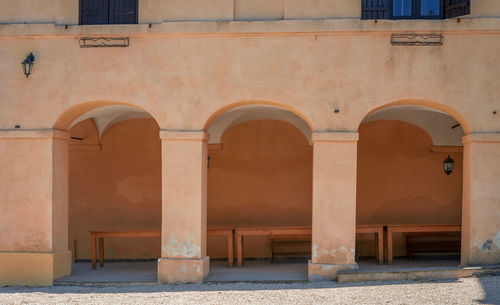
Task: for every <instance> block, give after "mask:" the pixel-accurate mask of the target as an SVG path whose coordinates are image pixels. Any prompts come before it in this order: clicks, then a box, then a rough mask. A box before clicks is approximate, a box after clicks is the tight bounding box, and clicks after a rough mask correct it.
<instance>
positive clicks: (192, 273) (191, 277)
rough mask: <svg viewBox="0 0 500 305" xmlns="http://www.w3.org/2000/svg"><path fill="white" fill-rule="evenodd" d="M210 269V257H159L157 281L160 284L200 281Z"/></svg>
mask: <svg viewBox="0 0 500 305" xmlns="http://www.w3.org/2000/svg"><path fill="white" fill-rule="evenodd" d="M209 271H210V258H209V257H208V256H205V257H204V258H160V259H158V282H159V283H161V284H176V283H201V282H203V279H204V278H205V277H206V276H207V275H208V272H209Z"/></svg>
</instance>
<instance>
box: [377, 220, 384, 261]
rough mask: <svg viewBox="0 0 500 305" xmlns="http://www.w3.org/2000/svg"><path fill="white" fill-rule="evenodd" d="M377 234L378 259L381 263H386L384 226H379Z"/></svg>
mask: <svg viewBox="0 0 500 305" xmlns="http://www.w3.org/2000/svg"><path fill="white" fill-rule="evenodd" d="M376 235H377V236H376V237H377V259H378V263H379V265H383V264H384V228H383V227H382V228H379V229H378V233H377V234H376Z"/></svg>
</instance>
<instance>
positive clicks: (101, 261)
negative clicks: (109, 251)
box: [99, 238, 104, 267]
mask: <svg viewBox="0 0 500 305" xmlns="http://www.w3.org/2000/svg"><path fill="white" fill-rule="evenodd" d="M99 267H104V238H99Z"/></svg>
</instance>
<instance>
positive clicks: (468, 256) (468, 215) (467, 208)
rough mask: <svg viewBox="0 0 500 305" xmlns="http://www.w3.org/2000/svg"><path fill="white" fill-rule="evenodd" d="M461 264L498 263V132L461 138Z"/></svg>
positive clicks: (499, 153)
mask: <svg viewBox="0 0 500 305" xmlns="http://www.w3.org/2000/svg"><path fill="white" fill-rule="evenodd" d="M463 143H464V173H463V176H464V178H463V179H464V180H463V192H462V193H463V199H462V200H463V203H462V256H461V257H462V265H475V264H499V263H500V133H481V134H474V133H472V134H470V135H467V136H465V137H464V138H463Z"/></svg>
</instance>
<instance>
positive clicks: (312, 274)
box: [307, 261, 358, 282]
mask: <svg viewBox="0 0 500 305" xmlns="http://www.w3.org/2000/svg"><path fill="white" fill-rule="evenodd" d="M355 269H358V264H356V263H354V264H345V265H343V264H318V263H313V262H311V261H309V264H308V267H307V272H308V278H309V281H311V282H315V281H331V280H336V279H337V272H338V271H340V270H355Z"/></svg>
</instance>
